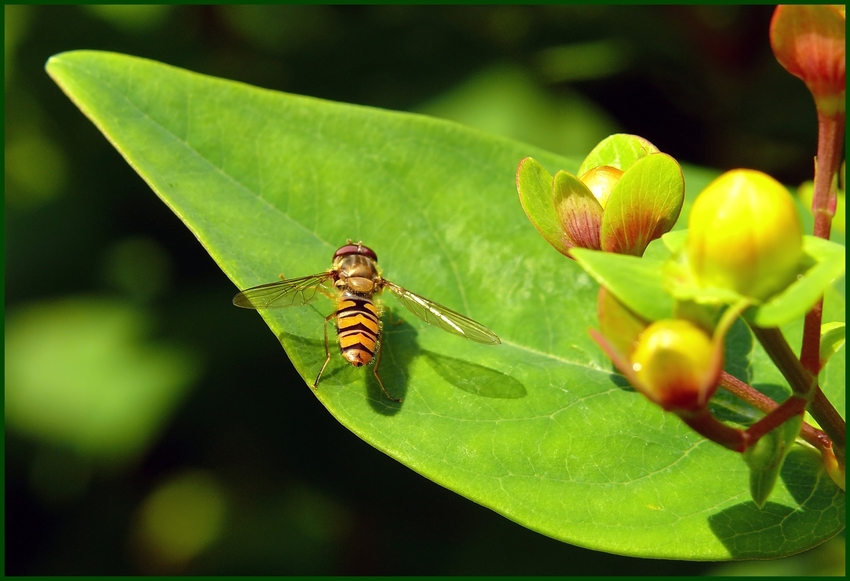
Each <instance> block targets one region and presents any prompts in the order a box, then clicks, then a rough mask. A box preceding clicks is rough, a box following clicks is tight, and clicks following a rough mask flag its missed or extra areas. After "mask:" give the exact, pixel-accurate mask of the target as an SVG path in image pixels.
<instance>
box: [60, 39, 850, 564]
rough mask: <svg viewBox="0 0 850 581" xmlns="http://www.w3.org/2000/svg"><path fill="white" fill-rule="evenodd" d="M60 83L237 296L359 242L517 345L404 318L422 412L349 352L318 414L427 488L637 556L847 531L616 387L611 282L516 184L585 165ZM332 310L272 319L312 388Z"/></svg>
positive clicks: (289, 105)
mask: <svg viewBox="0 0 850 581" xmlns="http://www.w3.org/2000/svg"><path fill="white" fill-rule="evenodd" d="M47 69H48V72H49V73H50V75H51V76H52V77H53V78H54V79H55V80H56V82H57V83H58V84H59V85H60V86H61V87H62V89H63V90H64V91H65V92H66V93H67V94H68V95H69V96H70V98H71V99H72V100H73V101H74V102H75V103H76V104H77V105H78V106H79V107H80V109H82V111H83V112H84V113H85V114H86V115H87V116H88V117H89V118H90V119H91V120H92V121H93V122H94V123H95V124H96V125H97V126H98V127H99V128H100V130H101V131H103V133H104V134H105V135H106V136H107V138H108V139H109V140H110V141H111V142H112V143H113V144H114V145H115V147H116V148H117V149H118V150H119V151H120V152H121V154H122V155H123V156H124V157H125V158H126V159H127V161H128V162H129V163H130V164H131V165H132V166H133V167H134V168H135V169H136V170H137V171H138V172H139V174H140V175H141V176H142V177H143V178H144V179H145V180H146V181H147V182H148V183H149V184H150V186H151V188H152V189H153V190H154V191H155V192H156V193H157V195H159V196H160V198H162V200H163V201H164V202H165V203H166V204H167V205H168V206H169V207H170V208H171V209H172V210H173V211H174V212H175V213H176V214H177V215H178V216H179V217H180V218H181V219H182V220H183V221H184V222H185V223H186V225H187V226H188V227H189V228H190V229H191V231H192V232H193V233H194V234H195V235H196V236H197V238H198V240H199V241H200V242H201V244H203V245H204V247H205V248H206V249H207V250H208V251H209V253H210V255H211V256H212V257H213V258H214V259H215V261H216V262H217V263H218V264H219V265H220V266H221V268H222V270H223V271H224V272H225V273H226V274H227V275H228V276H229V277H230V278H231V279H232V280H233V281H234V283H235V287H234V291H235V290H236V287H239V288H245V287H248V286H252V285H256V284H260V283H264V282H270V281H273V280H275V279H276V278H277V276H278V274H280V273H284V274H285V275H286V276H287V277H293V276H299V275H307V274H312V273H315V272H320V271H322V270H324V269H326V268H327V267H329V265H330V258H331V255H332V254H333V252H334V250H335V249H336V248H337V247H338V246H340V245H341V244H343V243H345V241H346V239H347V238H351V239H354V240H360V239H362V240H363V241H364V242H365V243H367V244H369V245H370V246H371V247H372V248H373V249H375V251H376V252H377V253H378V256H379V258H380V263H381V265H382V268H383V271H384V274H385V275H386V276H387V277H388V278H389V279H390V280H392V281H394V282H397V283H398V284H401V285H403V286H405V287H407V288H409V289H410V290H413V291H415V292H417V293H421V294H423V295H425V296H427V297H429V298H431V299H433V300H436V301H438V302H440V303H443V304H445V305H446V306H448V307H450V308H453V309H455V310H458V311H460V312H463V313H464V314H467V315H469V316H471V317H473V318H475V319H476V320H478V321H480V322H482V323H484V324H485V325H487V326H488V327H490V328H491V329H493V330H494V331H495V332H496V333H498V334H499V336H500V337H501V339H502V345H500V346H485V345H480V344H476V343H473V342H471V341H465V340H463V339H462V338H459V337H457V336H454V335H449V334H447V333H443V332H441V331H440V330H439V329H437V328H433V327H428V326H427V325H425V324H424V323H422V322H421V321H419V320H418V319H416V318H415V317H414V316H413V315H411V314H410V313H408V312H406V311H404V310H403V309H402V308H401V307H400V306H399V304H398V303H397V302H395V301H394V299H392V298H387V299H386V304H387V305H388V306H389V307H390V308H391V309H392V315H391V317H389V318H388V319H389V320H387V321H386V322H385V338H386V341H385V348H384V354H383V360H382V362H381V375H382V378H383V380H384V383H385V384H386V386H387V388H388V390H389V391H390V392H391V393H393V394H394V395H396V396H400V397H403V398H404V402H403V403H401V404H395V403H393V402H391V401H389V400H388V399H386V398H385V397H384V396H383V395H382V394H381V392H380V390H379V388H378V386H377V384H376V383H375V381H374V379H373V378H372V377H371V373H370V371H369V370H368V369H367V370H364V369H355V368H353V367H350V366H347V365H346V364H344V363H343V362H342V360H341V359H340V358H339V357H338V356H336V355H334V357H333V359H332V360H331V364H330V365H329V367H328V370H327V371H326V372H325V375H324V377H323V379H322V382H321V384H320V385H319V388H318V391H317V392H316V395H317V397H318V399H319V400H320V401H321V402H322V404H323V405H325V406H326V407H327V409H328V411H329V412H330V413H332V414H333V415H334V416H335V417H336V418H337V419H338V420H339V421H340V422H341V423H342V424H344V425H345V426H346V427H347V428H349V429H350V430H351V431H353V432H354V433H355V434H357V435H358V436H360V437H361V438H362V439H364V440H365V441H366V442H368V443H369V444H371V445H372V446H374V447H376V448H378V449H379V450H382V451H383V452H385V453H386V454H388V455H390V456H391V457H393V458H395V459H397V460H398V461H400V462H402V463H404V464H405V465H407V466H409V467H410V468H412V469H413V470H416V471H417V472H419V473H421V474H423V475H424V476H426V477H428V478H430V479H432V480H433V481H435V482H437V483H439V484H441V485H443V486H445V487H448V488H450V489H452V490H455V491H457V492H458V493H460V494H462V495H464V496H466V497H467V498H470V499H472V500H474V501H475V502H478V503H480V504H483V505H485V506H488V507H490V508H492V509H493V510H496V511H498V512H499V513H501V514H503V515H505V516H506V517H508V518H510V519H512V520H515V521H517V522H518V523H521V524H522V525H524V526H526V527H529V528H532V529H534V530H537V531H540V532H541V533H543V534H546V535H549V536H552V537H554V538H557V539H561V540H563V541H567V542H570V543H574V544H577V545H582V546H585V547H591V548H595V549H599V550H604V551H611V552H615V553H621V554H628V555H641V556H650V557H665V558H688V559H724V558H745V557H777V556H781V555H787V554H791V553H795V552H798V551H800V550H803V549H805V548H807V547H811V546H813V545H815V544H817V543H819V542H820V541H822V540H824V539H826V538H829V537H831V536H832V535H834V534H836V533H837V532H838V531H839V530H841V529H842V528H843V526H844V496H843V493H841V492H840V491H838V490H837V489H836V488H835V486H833V485H832V483H831V481H830V479H829V478H828V477H826V476H825V475H824V474H822V473H821V472H820V471H818V469H817V466H816V465H814V466H813V465H812V464H811V458H810V457H809V456H807V455H800V454H798V455H794V454H793V453H792V454H791V455H790V456H789V458H788V460H787V461H786V463H785V467H784V468H783V471H782V475H781V479H780V483H779V485H778V486H777V490H776V491H775V492H774V494H773V495H772V496H771V499H770V500H769V502H768V503H767V504H766V506H765V508H764V509H763V510H760V509H758V508H756V506H755V505H754V504H753V502H752V501H751V500H749V491H748V478H749V475H748V471H747V468H746V466H745V465H744V462H743V461H742V459H741V458H740V457H739V456H737V455H735V454H732V453H730V452H728V451H726V450H723V449H722V448H720V447H719V446H717V445H715V444H711V443H708V442H705V441H703V440H702V439H701V438H700V437H699V436H697V435H696V434H694V433H692V432H691V431H690V430H689V429H687V428H686V427H685V426H684V425H682V424H681V422H679V420H678V419H676V418H675V417H671V416H668V415H665V414H664V413H662V412H661V411H660V410H659V409H657V408H655V407H653V406H652V405H650V404H649V403H647V402H646V401H644V400H643V398H641V397H640V396H638V395H637V394H636V393H635V392H634V391H633V390H632V389H630V388H629V387H628V386H627V385H626V384H625V382H624V381H623V380H622V378H621V377H620V376H619V375H618V374H615V373H613V372H612V367H611V365H610V363H609V362H608V361H607V360H606V359H605V358H604V357H603V355H602V353H601V351H600V350H599V349H598V348H597V347H596V346H595V345H594V344H593V342H592V341H591V340H590V338H589V337H588V335H587V332H586V329H587V328H588V327H589V326H592V325H594V321H595V302H596V288H597V287H596V285H595V283H593V282H592V280H591V279H590V277H589V276H587V275H586V274H584V273H583V272H582V270H581V269H580V267H579V266H578V265H577V264H575V263H574V262H573V261H570V260H567V259H565V258H564V257H563V256H561V255H560V254H558V253H557V252H555V251H554V250H552V249H551V248H550V246H549V245H548V244H547V243H546V242H545V241H544V240H543V239H542V238H540V236H539V235H538V233H537V232H536V231H535V229H534V227H533V226H532V225H531V224H530V223H529V222H528V220H527V219H526V218H525V216H524V215H523V212H522V209H521V207H520V204H519V201H518V199H517V193H516V188H515V185H514V172H515V169H516V167H517V163H518V162H519V160H521V159H522V158H524V157H527V156H533V157H534V158H535V159H537V160H538V161H539V162H540V163H541V164H543V166H545V167H546V168H547V171H549V172H551V173H554V172H556V171H557V170H559V169H568V170H575V166H576V164H575V163H574V162H572V161H570V160H567V159H563V158H560V157H558V156H555V155H553V154H550V153H547V152H545V151H541V150H539V149H536V148H534V147H530V146H527V145H524V144H521V143H516V142H512V141H508V140H505V139H502V138H498V137H494V136H491V135H487V134H483V133H480V132H477V131H473V130H470V129H466V128H464V127H461V126H458V125H455V124H452V123H448V122H444V121H439V120H435V119H432V118H428V117H422V116H416V115H409V114H401V113H394V112H388V111H381V110H376V109H370V108H365V107H356V106H351V105H342V104H337V103H329V102H326V101H321V100H318V99H312V98H306V97H299V96H293V95H286V94H282V93H277V92H273V91H267V90H262V89H258V88H254V87H250V86H247V85H243V84H240V83H235V82H228V81H224V80H221V79H215V78H210V77H206V76H202V75H198V74H194V73H190V72H187V71H184V70H180V69H176V68H173V67H169V66H166V65H163V64H159V63H155V62H151V61H147V60H142V59H138V58H131V57H128V56H124V55H118V54H110V53H102V52H88V51H80V52H71V53H64V54H60V55H57V56H54V57H53V58H51V59H50V61H49V63H48V65H47ZM686 175H687V174H686ZM696 189H697V190H698V189H699V188H698V187H697V188H696ZM229 299H230V297H222V307H221V308H223V309H224V308H233V307H232V306H230V304H229ZM331 309H332V306H331V304H329V303H328V302H327V301H324V302H318V301H317V302H316V303H313V304H311V305H310V306H308V307H305V308H301V309H281V310H269V311H261V314H262V316H263V318H264V319H265V320H266V322H267V323H268V325H269V327H270V328H271V330H272V331H273V332H274V333H275V335H276V336H277V337H278V339H279V340H280V341H281V343H282V345H283V347H284V349H285V350H286V352H287V354H288V355H289V357H290V358H291V359H292V362H293V363H294V364H295V366H296V368H297V369H298V370H299V371H300V373H301V374H302V376H303V377H304V378H305V379H306V381H307V382H309V383H312V380H313V378H314V377H315V374H316V372H317V371H318V369H319V367H320V366H321V364H322V362H323V360H324V345H323V339H322V320H323V317H324V316H325V315H327V314H328V313H329V312H330V311H331ZM245 316H246V317H250V316H256V315H254V314H253V313H250V312H246V313H245ZM396 319H401V322H399V323H397V324H393V323H394V322H395V320H396ZM222 332H227V331H226V330H222ZM833 359H835V358H833ZM243 387H244V386H239V385H234V386H233V389H243ZM280 388H281V389H309V387H307V386H306V385H305V384H299V385H281V386H280ZM305 441H307V442H309V435H305ZM293 445H304V443H303V442H302V443H298V444H295V443H293ZM375 485H376V487H378V488H377V489H378V490H380V493H378V494H376V496H375V502H376V507H377V506H379V505H382V504H384V503H386V502H403V499H404V491H403V490H397V489H395V488H394V487H393V485H392V483H386V482H384V483H375ZM411 510H412V508H411Z"/></svg>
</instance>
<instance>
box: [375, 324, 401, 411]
mask: <svg viewBox="0 0 850 581" xmlns="http://www.w3.org/2000/svg"><path fill="white" fill-rule="evenodd" d="M383 352H384V339H383V338H382V339H381V342H380V343H378V356H377V357H376V358H375V367H373V368H372V373H374V374H375V379H377V380H378V385H380V386H381V391H383V392H384V394H385V395H386V396H387V397H388V398H390V399H391V400H393V401H395V402H398V403H401V399H399V398H397V397H393V396H391V395H390V392H388V391H387V388H386V387H384V382H383V381H381V376H380V375H378V366H379V365H380V364H381V353H383Z"/></svg>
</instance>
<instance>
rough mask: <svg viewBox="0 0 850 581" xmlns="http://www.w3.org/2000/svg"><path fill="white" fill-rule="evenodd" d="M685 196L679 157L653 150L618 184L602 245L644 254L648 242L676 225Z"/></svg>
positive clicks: (605, 219)
mask: <svg viewBox="0 0 850 581" xmlns="http://www.w3.org/2000/svg"><path fill="white" fill-rule="evenodd" d="M684 199H685V177H684V176H683V175H682V168H681V167H679V164H678V163H676V160H675V159H673V158H672V157H670V156H669V155H666V154H664V153H653V154H651V155H647V156H645V157H642V158H640V159H639V160H637V161H636V162H634V163H633V164H632V165H631V166H630V167H629V168H628V169H627V170H626V171H625V173H624V174H623V177H621V178H620V181H619V182H617V185H616V186H614V190H613V191H612V192H611V196H610V197H609V199H608V205H606V206H605V214H604V216H603V218H602V233H601V241H602V249H603V250H607V251H608V252H616V253H618V254H631V255H633V256H641V255H642V254H643V251H644V250H645V249H646V246H647V244H649V243H650V242H651V241H652V240H655V239H656V238H658V237H660V236H661V235H662V234H664V233H665V232H667V231H669V230H670V229H671V228H673V225H674V224H675V223H676V220H678V219H679V212H681V210H682V203H683V202H684Z"/></svg>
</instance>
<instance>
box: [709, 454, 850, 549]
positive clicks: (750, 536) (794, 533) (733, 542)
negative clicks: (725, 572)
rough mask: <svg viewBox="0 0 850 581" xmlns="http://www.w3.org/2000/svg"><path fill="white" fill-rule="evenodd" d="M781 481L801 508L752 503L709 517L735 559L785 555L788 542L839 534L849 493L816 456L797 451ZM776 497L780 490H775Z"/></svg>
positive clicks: (816, 540)
mask: <svg viewBox="0 0 850 581" xmlns="http://www.w3.org/2000/svg"><path fill="white" fill-rule="evenodd" d="M781 477H782V480H783V482H784V483H785V487H786V489H787V490H788V492H789V493H790V494H791V496H792V497H793V498H794V500H795V501H796V502H798V503H799V505H798V506H796V507H794V506H787V505H785V504H780V503H778V502H770V501H768V502H767V503H766V504H765V506H764V508H762V509H759V508H758V507H757V506H756V504H755V503H754V502H752V501H747V502H742V503H740V504H737V505H735V506H732V507H729V508H727V509H725V510H722V511H720V512H718V513H717V514H714V515H712V516H710V517H709V518H708V524H709V527H711V530H712V531H713V532H714V534H715V535H716V536H717V538H718V539H719V540H720V542H722V543H723V545H724V546H725V547H726V548H727V550H728V551H729V555H730V557H731V558H733V559H755V558H764V557H765V556H766V555H770V554H775V555H777V556H779V555H783V554H784V552H783V551H784V549H783V545H784V544H785V543H787V542H788V541H789V539H792V538H794V539H797V540H799V538H800V537H805V536H809V537H811V545H812V546H814V545H816V544H818V543H819V542H820V541H822V540H823V537H822V535H821V534H820V533H819V532H818V530H819V529H820V530H830V529H832V530H839V528H841V527H840V526H836V524H837V523H840V525H843V523H844V515H845V503H844V493H843V492H842V491H841V490H839V489H838V487H836V486H835V484H833V482H832V480H830V478H829V477H828V476H827V475H826V473H825V472H824V471H823V469H822V467H821V466H820V461H819V458H818V455H817V453H815V452H814V451H813V450H810V449H807V448H803V447H800V446H797V447H795V448H794V449H793V450H791V452H789V453H788V456H787V457H786V458H785V463H784V465H783V466H782V471H781ZM774 494H776V491H774Z"/></svg>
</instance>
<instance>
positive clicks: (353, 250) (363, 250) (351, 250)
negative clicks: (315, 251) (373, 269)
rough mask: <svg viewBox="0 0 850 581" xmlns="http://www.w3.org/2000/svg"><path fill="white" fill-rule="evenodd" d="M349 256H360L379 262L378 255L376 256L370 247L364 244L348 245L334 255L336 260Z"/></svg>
mask: <svg viewBox="0 0 850 581" xmlns="http://www.w3.org/2000/svg"><path fill="white" fill-rule="evenodd" d="M349 254H360V255H362V256H366V257H368V258H371V259H372V260H374V261H375V262H378V255H377V254H375V251H374V250H372V249H371V248H369V247H368V246H363V245H362V244H346V245H345V246H342V247H340V248H339V250H337V251H336V252H335V253H334V260H336V259H337V258H339V257H340V256H348V255H349Z"/></svg>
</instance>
